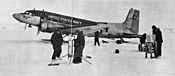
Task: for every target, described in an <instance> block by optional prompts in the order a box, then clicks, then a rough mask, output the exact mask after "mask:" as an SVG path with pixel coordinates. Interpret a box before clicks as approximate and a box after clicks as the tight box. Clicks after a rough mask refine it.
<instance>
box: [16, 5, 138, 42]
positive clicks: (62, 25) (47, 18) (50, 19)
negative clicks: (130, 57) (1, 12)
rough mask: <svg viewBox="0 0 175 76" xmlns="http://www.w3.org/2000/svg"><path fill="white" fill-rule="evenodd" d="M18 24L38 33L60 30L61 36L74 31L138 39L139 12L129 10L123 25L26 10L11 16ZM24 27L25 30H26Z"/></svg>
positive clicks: (90, 34) (107, 36)
mask: <svg viewBox="0 0 175 76" xmlns="http://www.w3.org/2000/svg"><path fill="white" fill-rule="evenodd" d="M13 17H14V18H15V19H16V20H18V21H19V22H22V23H26V24H28V27H32V26H31V25H33V26H36V27H38V32H37V34H39V32H40V31H41V32H47V33H52V32H54V31H55V30H61V31H62V33H63V34H71V33H74V32H75V30H79V31H83V33H84V34H85V35H87V36H89V37H93V36H94V32H95V31H100V37H103V38H121V40H122V41H123V39H122V38H138V37H140V35H138V32H139V11H138V10H135V9H133V8H131V9H130V10H129V13H128V15H127V18H126V20H125V21H124V22H123V23H108V22H95V21H90V20H85V19H80V18H76V17H71V16H65V15H62V14H56V13H51V12H47V11H44V10H43V11H40V10H35V9H34V10H27V11H25V12H24V13H16V14H13ZM26 26H27V25H25V29H26Z"/></svg>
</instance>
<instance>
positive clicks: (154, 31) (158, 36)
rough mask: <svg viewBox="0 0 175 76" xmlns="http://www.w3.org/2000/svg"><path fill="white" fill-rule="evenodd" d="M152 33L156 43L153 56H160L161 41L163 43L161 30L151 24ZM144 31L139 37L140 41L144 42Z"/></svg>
mask: <svg viewBox="0 0 175 76" xmlns="http://www.w3.org/2000/svg"><path fill="white" fill-rule="evenodd" d="M152 34H153V35H155V42H156V44H157V49H156V50H157V51H156V52H155V53H154V54H155V58H158V57H160V56H162V50H161V49H162V43H163V38H162V32H161V30H160V29H159V28H158V27H156V26H155V25H153V26H152ZM146 35H147V34H146V33H144V34H143V35H142V36H141V37H140V43H141V45H142V44H145V40H146Z"/></svg>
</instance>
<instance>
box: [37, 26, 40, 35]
mask: <svg viewBox="0 0 175 76" xmlns="http://www.w3.org/2000/svg"><path fill="white" fill-rule="evenodd" d="M39 33H40V27H39V25H38V31H37V35H38V34H39Z"/></svg>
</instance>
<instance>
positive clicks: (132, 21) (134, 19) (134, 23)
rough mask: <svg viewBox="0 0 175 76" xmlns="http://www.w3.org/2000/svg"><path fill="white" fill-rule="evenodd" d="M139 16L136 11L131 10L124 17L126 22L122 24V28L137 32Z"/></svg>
mask: <svg viewBox="0 0 175 76" xmlns="http://www.w3.org/2000/svg"><path fill="white" fill-rule="evenodd" d="M139 14H140V12H139V11H138V10H135V9H133V8H131V9H130V10H129V13H128V15H127V17H126V20H125V21H124V22H123V26H124V28H127V29H129V30H130V31H132V32H133V33H138V32H139Z"/></svg>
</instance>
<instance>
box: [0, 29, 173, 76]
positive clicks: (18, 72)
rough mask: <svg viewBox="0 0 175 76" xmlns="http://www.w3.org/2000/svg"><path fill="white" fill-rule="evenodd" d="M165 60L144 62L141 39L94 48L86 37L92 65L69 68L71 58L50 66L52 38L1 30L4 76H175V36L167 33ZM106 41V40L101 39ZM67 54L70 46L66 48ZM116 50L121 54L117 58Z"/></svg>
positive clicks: (0, 62)
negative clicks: (49, 39)
mask: <svg viewBox="0 0 175 76" xmlns="http://www.w3.org/2000/svg"><path fill="white" fill-rule="evenodd" d="M162 32H163V38H164V43H163V47H162V49H163V56H162V57H161V58H159V59H150V58H147V59H146V58H144V57H145V53H144V52H139V51H138V41H139V40H138V39H125V40H127V41H130V42H133V43H124V44H116V43H115V41H114V40H109V39H106V40H109V43H101V46H94V45H93V38H88V37H86V45H85V48H84V52H83V54H84V56H86V55H89V56H91V57H92V59H87V60H88V61H90V62H91V63H93V64H92V65H90V64H88V63H87V62H85V61H83V62H82V63H81V64H70V65H68V64H67V58H64V59H63V60H61V61H60V65H59V66H48V63H50V62H51V56H52V53H53V50H52V46H51V44H50V42H45V41H42V40H41V39H44V38H50V35H49V34H43V33H41V34H40V35H39V36H37V35H36V30H32V29H27V30H26V31H24V30H22V29H1V30H0V35H1V37H0V76H175V71H174V70H175V60H174V59H175V55H174V54H175V51H174V37H175V34H174V33H173V32H169V31H167V30H163V31H162ZM100 40H102V39H100ZM62 49H63V52H62V54H61V55H65V54H66V53H67V43H64V44H63V46H62ZM115 49H119V51H120V53H119V54H116V53H114V52H115Z"/></svg>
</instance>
